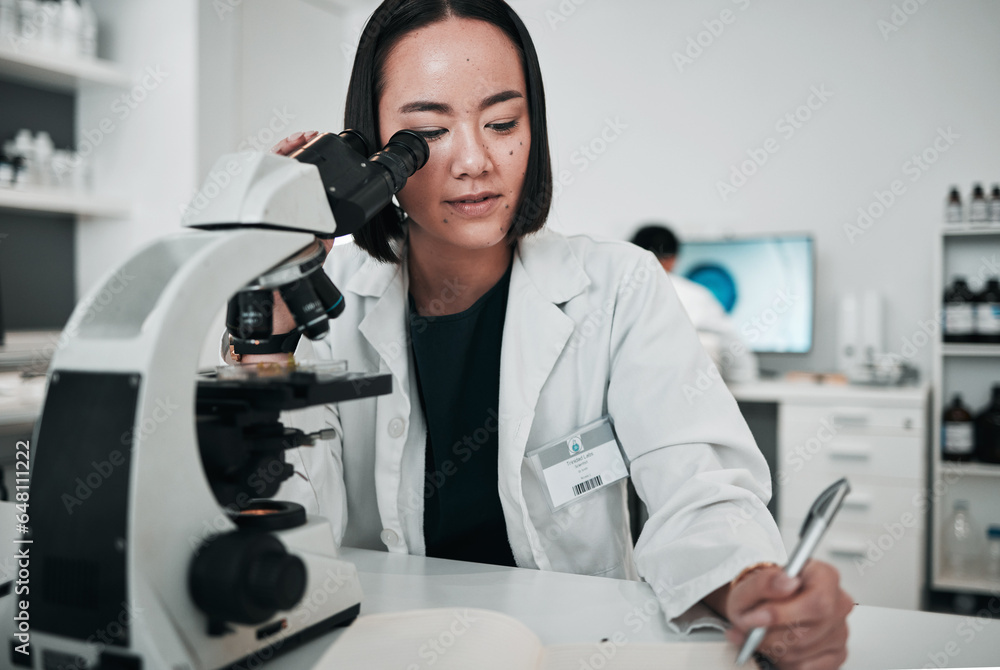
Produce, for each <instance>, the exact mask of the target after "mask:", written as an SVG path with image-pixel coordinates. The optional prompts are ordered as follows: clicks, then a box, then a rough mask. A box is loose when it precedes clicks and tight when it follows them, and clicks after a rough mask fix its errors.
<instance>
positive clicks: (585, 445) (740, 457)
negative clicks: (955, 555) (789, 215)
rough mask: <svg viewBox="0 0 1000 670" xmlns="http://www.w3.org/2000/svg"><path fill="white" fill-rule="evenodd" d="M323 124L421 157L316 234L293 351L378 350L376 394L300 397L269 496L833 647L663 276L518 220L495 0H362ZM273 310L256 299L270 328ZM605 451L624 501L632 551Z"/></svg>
mask: <svg viewBox="0 0 1000 670" xmlns="http://www.w3.org/2000/svg"><path fill="white" fill-rule="evenodd" d="M345 126H346V127H349V128H355V129H357V130H360V131H361V132H362V133H364V134H365V135H366V136H368V137H371V138H373V139H377V140H379V141H380V142H381V143H385V141H386V140H388V139H389V137H390V136H391V135H392V134H393V133H395V132H396V131H397V130H400V129H404V128H405V129H411V130H414V131H416V132H418V133H419V134H420V135H422V136H423V137H424V138H425V139H426V140H427V143H428V145H429V147H430V158H429V160H428V162H427V165H426V166H425V167H424V168H423V169H421V170H419V171H418V172H417V173H416V174H415V175H413V177H411V178H410V180H409V181H408V183H407V185H406V187H405V188H404V189H403V190H402V191H400V193H399V195H398V200H399V203H400V205H401V207H402V210H403V211H404V212H405V217H404V216H403V215H400V214H399V213H398V212H397V211H396V210H395V209H394V208H388V210H387V211H385V212H383V213H382V214H380V215H379V216H378V217H377V218H376V219H375V220H373V221H372V222H371V223H370V224H369V225H368V226H367V227H366V228H365V229H364V230H363V231H362V232H361V233H360V234H358V235H356V236H355V242H356V244H355V245H344V246H338V247H336V248H335V249H333V250H332V252H331V253H330V255H329V257H328V259H327V262H326V266H325V268H326V271H327V272H328V273H329V274H330V276H331V277H332V279H333V281H334V283H335V284H336V285H337V286H338V287H339V288H340V289H341V290H342V291H343V293H344V295H345V298H346V302H347V307H346V310H345V311H344V313H343V314H342V315H341V316H340V317H339V318H338V319H336V320H334V321H332V322H331V324H330V326H331V332H330V335H329V337H328V338H327V339H325V340H323V341H320V342H316V343H312V342H308V341H306V340H304V339H303V340H302V341H301V342H300V343H299V348H298V350H297V356H298V357H300V358H309V357H318V358H327V357H330V358H333V359H346V360H347V361H348V364H349V366H350V369H352V370H357V371H369V372H374V371H384V372H391V374H392V376H393V393H392V394H391V395H387V396H382V397H379V398H377V399H370V400H362V401H354V402H351V403H344V404H343V405H342V406H327V407H323V408H318V410H317V411H316V412H314V413H313V416H312V419H311V420H315V421H316V422H317V423H319V425H318V426H314V427H313V429H315V428H326V427H329V428H333V429H334V430H335V432H336V435H337V436H338V437H337V438H336V439H333V440H329V441H327V442H325V443H321V444H322V445H323V446H319V447H315V448H306V449H299V450H293V451H292V452H289V460H290V462H291V463H292V465H293V466H294V467H295V469H296V470H297V471H298V472H299V473H301V474H302V475H303V476H302V477H292V478H291V479H290V480H288V481H287V482H286V483H285V485H284V487H283V489H282V491H281V492H280V493H279V497H281V498H284V499H293V500H298V501H299V502H302V503H303V504H304V505H306V507H307V509H308V510H309V511H310V512H313V513H319V514H322V515H324V516H326V517H328V518H329V519H330V521H331V523H332V524H333V527H334V533H335V535H336V536H337V539H338V541H340V542H342V543H343V544H344V545H346V546H353V547H366V548H372V549H386V548H387V549H388V550H389V551H391V552H398V553H404V552H408V553H411V554H426V555H428V556H437V557H445V558H455V559H462V560H472V561H478V562H485V563H495V564H500V565H517V566H520V567H525V568H537V569H541V570H559V571H564V572H574V573H579V574H585V575H601V576H605V577H616V578H631V579H637V578H640V577H641V578H642V579H644V580H646V581H647V582H649V584H650V585H651V586H652V587H653V589H654V591H655V592H656V594H657V597H658V600H659V602H660V606H661V608H662V609H663V611H664V613H665V616H666V618H667V620H668V622H669V623H670V625H671V626H673V627H674V628H676V629H679V630H682V631H686V630H689V629H691V628H692V627H694V626H697V625H704V624H705V623H706V622H707V621H710V620H711V619H710V612H709V611H708V610H706V609H705V607H704V606H703V605H708V606H709V607H710V608H711V609H712V610H714V611H715V612H717V613H718V614H720V615H722V616H724V617H725V618H726V619H728V620H729V621H730V622H731V623H732V625H733V629H732V630H731V631H730V632H729V636H730V640H731V641H733V642H734V643H739V642H740V641H741V640H742V639H743V638H744V637H745V636H746V634H747V631H748V630H749V629H751V628H753V627H755V626H766V627H768V635H767V637H766V638H765V640H764V643H763V644H762V645H761V647H760V649H761V651H762V652H764V653H767V654H770V655H771V656H772V657H773V658H774V659H775V660H776V661H778V663H779V665H780V666H781V667H789V668H793V667H794V668H833V667H837V666H839V665H840V664H841V663H842V662H843V661H844V659H845V657H846V640H847V625H846V622H845V620H846V616H847V613H848V612H849V611H850V609H851V607H852V602H851V599H850V598H849V597H848V596H847V594H845V593H844V592H843V591H842V590H841V589H840V588H839V578H838V574H837V571H836V570H835V569H833V568H832V567H830V566H829V565H826V564H824V563H820V562H818V561H812V562H811V563H809V564H808V566H807V567H806V569H805V570H804V571H803V573H802V575H801V576H800V577H799V578H796V579H788V578H787V577H785V576H784V573H783V572H782V571H781V570H780V569H779V568H778V567H777V566H776V565H775V563H780V562H782V561H783V560H784V558H785V556H784V551H783V549H782V543H781V539H780V537H779V535H778V531H777V528H776V527H775V524H774V521H773V520H772V518H771V516H770V514H769V513H768V511H767V508H766V507H765V504H766V501H767V499H768V498H769V496H770V483H769V474H768V469H767V465H766V464H765V462H764V459H763V457H762V456H761V454H760V452H759V451H758V449H757V447H756V445H755V443H754V440H753V437H752V436H751V435H750V432H749V430H748V428H747V426H746V423H745V422H744V420H743V418H742V416H741V415H740V412H739V410H738V409H737V406H736V402H735V401H734V400H733V397H732V396H731V395H730V393H729V392H728V391H727V389H726V387H725V385H724V384H723V383H722V382H721V381H715V382H713V383H712V384H711V385H708V386H707V387H706V385H705V383H704V381H702V383H700V384H699V383H698V381H697V380H698V378H699V376H701V378H702V380H704V378H705V373H706V372H709V373H710V372H711V371H712V363H711V362H710V360H709V358H708V356H707V355H706V354H705V352H704V351H703V350H702V348H701V346H700V345H699V343H698V338H697V335H696V334H695V331H694V328H693V327H692V326H691V323H690V322H689V321H688V319H687V318H686V317H685V316H684V311H683V308H682V307H681V305H680V303H679V302H678V299H677V297H676V295H675V293H674V291H673V289H672V288H671V286H670V282H669V279H668V278H667V276H666V273H664V272H663V271H662V270H661V269H660V266H659V264H658V263H657V261H656V259H655V258H654V257H653V256H652V254H649V253H648V252H645V251H642V250H640V249H638V248H637V247H634V246H632V245H631V244H627V243H625V242H611V241H599V240H595V239H592V238H590V237H587V236H569V237H567V236H563V235H559V234H556V233H553V232H549V231H544V230H542V225H543V222H544V220H545V217H546V215H547V213H548V209H549V204H550V199H551V192H552V174H551V170H550V165H549V149H548V140H547V136H546V124H545V98H544V93H543V90H542V80H541V74H540V70H539V64H538V58H537V55H536V54H535V49H534V46H533V44H532V42H531V39H530V37H529V36H528V33H527V30H526V29H525V27H524V24H523V23H522V22H521V20H520V19H519V18H518V17H517V15H516V14H515V13H514V12H513V10H511V9H510V8H509V7H508V6H507V5H506V4H505V3H504V2H502V0H450V1H449V0H387V1H386V2H384V3H383V4H382V5H381V6H380V7H379V8H378V9H377V10H376V11H375V13H374V14H373V15H372V16H371V18H370V19H369V21H368V24H367V26H366V27H365V30H364V32H363V33H362V35H361V38H360V45H359V48H358V51H357V56H356V58H355V62H354V70H353V73H352V75H351V82H350V87H349V90H348V94H347V110H346V115H345ZM311 136H312V134H305V135H303V134H302V133H298V134H296V135H293V136H291V137H289V138H288V139H286V140H284V141H283V142H281V143H279V144H278V145H277V146H276V147H275V149H274V150H275V151H277V152H278V153H283V154H287V153H290V152H292V151H294V150H295V149H297V148H299V147H301V146H303V145H304V144H305V143H306V142H307V141H308V140H309V139H310V138H311ZM292 327H293V322H292V320H291V317H290V316H289V315H288V314H287V312H286V311H285V312H278V311H276V314H275V320H274V332H275V333H282V332H287V331H290V330H291V329H292ZM245 360H247V361H248V362H249V361H252V360H253V357H247V358H246V359H245ZM258 360H259V359H258ZM609 419H610V421H612V422H613V432H612V430H611V424H610V423H609V422H608V421H609ZM583 452H590V456H587V457H586V458H582V459H581V458H576V456H577V455H579V454H580V453H583ZM588 468H589V469H588ZM595 468H596V469H595ZM626 468H627V470H626ZM595 472H596V473H598V474H597V476H594V473H595ZM626 472H627V473H628V475H630V476H631V479H632V482H633V483H634V484H635V488H636V490H637V491H638V493H639V496H640V497H641V498H642V500H643V502H644V503H645V504H646V506H647V508H648V510H649V520H648V521H647V522H646V524H645V526H644V528H643V530H642V533H641V534H640V536H639V538H638V543H637V544H636V545H635V548H634V550H633V541H632V537H631V535H630V532H629V523H628V514H627V511H626V480H625V479H624V476H625V474H626ZM616 473H617V474H616Z"/></svg>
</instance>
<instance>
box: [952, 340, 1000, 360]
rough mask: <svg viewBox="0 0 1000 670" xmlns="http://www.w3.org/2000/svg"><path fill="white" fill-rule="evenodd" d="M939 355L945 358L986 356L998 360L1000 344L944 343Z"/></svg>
mask: <svg viewBox="0 0 1000 670" xmlns="http://www.w3.org/2000/svg"><path fill="white" fill-rule="evenodd" d="M941 353H942V354H943V355H945V356H986V357H997V358H1000V344H975V343H968V344H957V343H952V344H949V343H944V344H942V345H941Z"/></svg>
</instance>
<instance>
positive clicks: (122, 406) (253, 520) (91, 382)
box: [0, 130, 428, 670]
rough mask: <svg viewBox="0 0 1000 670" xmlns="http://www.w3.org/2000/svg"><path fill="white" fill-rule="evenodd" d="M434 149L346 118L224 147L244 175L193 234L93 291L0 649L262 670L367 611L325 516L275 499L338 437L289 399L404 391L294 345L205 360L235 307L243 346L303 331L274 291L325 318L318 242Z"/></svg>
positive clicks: (49, 428)
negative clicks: (249, 147) (297, 425)
mask: <svg viewBox="0 0 1000 670" xmlns="http://www.w3.org/2000/svg"><path fill="white" fill-rule="evenodd" d="M427 158H428V148H427V143H426V142H425V141H424V140H423V138H421V137H420V136H419V135H417V134H415V133H413V132H410V131H400V132H398V133H396V134H395V135H393V137H392V138H391V139H390V140H389V142H388V144H387V145H386V146H385V147H384V148H383V149H382V150H380V151H378V152H376V153H373V152H372V149H371V147H370V146H369V143H368V141H367V140H366V139H365V138H364V137H363V136H362V135H361V134H360V133H357V132H355V131H350V130H348V131H344V132H343V133H341V134H339V135H336V134H330V133H324V134H320V135H319V136H317V137H316V138H314V139H313V140H311V141H310V142H309V143H308V144H307V145H306V146H305V147H303V148H302V149H300V150H299V151H297V152H296V153H294V154H292V155H291V156H278V155H274V154H265V153H254V154H246V153H244V154H230V155H227V156H223V157H222V158H221V159H219V161H218V162H217V163H216V166H215V169H214V170H213V173H218V172H219V171H223V172H228V173H229V174H230V175H232V176H233V178H232V180H231V181H230V183H229V184H227V185H226V186H225V187H223V188H220V187H219V186H218V184H216V183H214V182H206V185H205V187H203V189H202V191H201V192H200V194H199V195H198V196H196V201H198V202H199V207H197V208H195V207H192V208H189V209H188V211H187V213H186V215H185V220H184V225H185V227H186V228H187V230H184V231H181V232H178V233H177V234H173V235H170V236H167V237H164V238H162V239H158V240H156V241H154V242H153V243H151V244H150V245H149V246H147V247H145V248H144V249H142V250H141V251H139V252H138V253H136V254H135V255H134V256H133V257H132V258H130V259H129V260H128V261H126V262H125V264H124V265H122V266H121V267H120V268H118V269H116V270H115V271H113V272H111V273H109V274H108V275H107V276H106V277H105V278H104V280H103V281H102V282H100V283H99V285H98V286H97V287H96V288H95V289H94V290H93V291H91V292H90V294H89V295H88V296H87V297H86V298H84V299H83V300H82V301H81V302H80V304H79V305H78V306H77V308H76V309H75V311H74V312H73V315H72V316H71V318H70V321H69V323H68V324H67V327H66V329H67V334H68V335H69V337H65V338H63V339H64V341H65V344H64V346H63V347H62V348H60V349H59V350H58V351H57V352H56V353H55V355H54V357H53V360H52V363H51V366H50V368H49V373H48V386H47V389H46V397H45V403H44V407H43V411H42V417H41V420H40V421H39V423H38V425H37V426H36V431H35V435H34V439H33V440H32V445H31V446H32V454H31V480H30V488H29V493H30V498H24V502H26V503H27V505H30V507H28V508H27V509H28V512H29V514H28V516H29V518H30V521H29V522H28V524H27V527H26V528H23V527H22V528H19V530H21V532H22V533H24V534H22V535H19V538H20V539H21V543H20V544H17V545H16V546H15V548H16V549H17V551H18V552H20V553H18V556H19V557H22V556H23V558H19V559H18V560H19V561H21V563H20V565H21V567H22V568H23V571H22V573H21V576H22V577H23V579H19V580H18V582H17V584H18V586H17V588H16V589H15V588H11V587H12V586H13V584H12V583H8V584H6V585H0V617H2V624H0V632H2V633H3V639H4V641H5V645H4V646H5V647H6V648H5V649H3V650H2V655H0V658H2V659H3V662H2V663H0V666H3V667H13V668H19V667H24V668H33V669H34V670H63V669H65V670H70V669H72V670H208V669H214V668H257V667H260V665H261V664H262V663H263V662H265V661H267V660H269V659H270V658H271V657H272V656H274V655H275V654H277V653H279V652H280V651H284V650H286V649H288V648H290V647H292V646H294V644H295V643H297V642H300V641H303V640H306V639H309V638H311V637H314V636H316V635H319V634H321V633H323V632H325V631H328V630H329V629H331V628H333V627H335V626H338V625H344V624H346V623H349V622H350V621H352V620H353V619H354V617H356V616H357V614H358V611H359V609H360V602H361V588H360V584H359V582H358V578H357V572H356V570H355V568H354V566H353V565H351V564H350V563H347V562H345V561H342V560H339V559H338V550H337V546H336V544H335V542H334V536H333V532H332V529H331V527H330V524H329V522H328V521H327V520H326V519H325V518H321V517H317V516H313V515H309V514H306V512H305V510H304V508H303V507H302V506H301V505H297V504H295V503H290V502H283V501H278V500H272V499H270V498H271V497H272V496H273V495H274V494H275V493H276V492H277V491H278V487H279V486H280V484H281V482H282V481H284V480H285V479H287V478H288V477H290V476H293V475H294V476H299V475H297V474H295V473H294V472H293V469H292V467H291V465H289V464H288V463H287V462H286V461H285V458H284V453H285V450H287V449H289V448H293V447H298V446H302V445H309V444H311V443H312V442H314V441H315V440H316V439H317V437H321V436H319V435H316V434H306V433H304V432H303V431H301V430H297V429H293V428H286V427H285V426H283V425H282V423H281V422H280V421H279V413H280V412H281V411H284V410H291V409H297V408H303V407H308V406H310V405H317V404H324V403H337V402H344V401H349V400H353V399H359V398H363V397H370V396H374V395H381V394H386V393H390V392H391V376H390V375H378V374H376V375H359V374H358V373H351V372H348V371H345V370H343V369H341V368H339V367H337V366H336V364H335V363H328V364H323V363H315V364H310V363H308V362H304V363H295V362H293V361H290V362H289V364H288V365H277V364H261V365H257V366H252V365H247V366H232V367H228V368H227V367H225V366H220V367H219V368H218V369H217V371H215V372H214V373H208V374H204V373H203V374H199V373H198V370H197V368H198V360H199V355H200V350H201V345H202V343H203V341H204V337H205V335H206V334H207V333H208V332H209V331H210V330H211V328H212V327H213V325H214V324H213V321H214V319H215V318H217V316H216V315H217V314H218V312H219V309H220V308H221V306H222V305H228V308H227V316H226V326H227V328H228V330H229V337H230V341H231V342H234V343H235V345H236V346H237V347H238V346H241V345H242V346H245V347H249V348H250V350H253V348H254V347H255V346H258V347H259V346H261V345H262V344H263V345H266V344H267V343H268V342H269V341H271V340H272V338H279V337H280V338H282V340H285V339H287V338H286V335H284V334H282V335H275V334H273V333H272V332H271V310H272V308H273V304H272V296H273V295H274V293H275V292H278V293H279V294H280V295H281V296H282V298H283V300H284V301H285V303H286V304H287V305H288V307H289V310H290V311H291V313H292V315H293V317H294V319H295V322H296V324H297V330H296V331H295V332H297V333H300V334H302V335H305V336H306V337H308V338H311V339H317V338H321V337H323V336H324V335H326V334H327V333H328V332H329V319H331V318H334V317H336V316H337V315H338V314H339V313H340V312H341V311H343V309H344V299H343V296H342V295H341V294H340V292H339V291H338V290H337V288H336V286H334V285H333V283H332V282H331V281H330V279H329V277H328V275H327V274H326V273H325V272H324V271H323V263H324V260H325V257H326V251H325V248H324V246H323V245H322V243H321V242H320V241H319V239H327V238H332V237H336V236H340V235H346V234H351V233H354V232H356V231H357V230H359V229H360V228H361V227H362V226H364V225H365V224H366V223H367V222H368V221H369V220H370V219H371V218H372V217H373V216H375V214H376V213H378V212H379V211H380V210H382V209H383V208H384V207H386V206H387V205H389V204H390V202H391V201H392V197H393V195H394V194H395V193H396V192H397V191H399V190H400V189H401V188H402V187H403V185H404V184H405V183H406V180H407V178H408V177H409V176H411V175H412V174H413V173H414V172H415V171H416V170H418V169H420V168H421V167H422V166H423V165H424V164H425V163H426V161H427ZM233 165H238V166H240V169H239V170H238V171H236V173H235V174H234V171H233V170H231V169H229V168H231V167H232V166H233ZM107 295H111V296H112V299H111V300H106V296H107ZM317 448H320V447H317ZM20 500H21V499H20V498H19V501H20ZM27 505H26V506H27ZM206 528H208V529H210V532H207V533H206V530H205V529H206ZM22 582H23V584H22ZM25 652H26V653H25ZM8 659H9V665H8V662H7V660H8Z"/></svg>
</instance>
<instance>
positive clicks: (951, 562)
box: [941, 500, 980, 577]
mask: <svg viewBox="0 0 1000 670" xmlns="http://www.w3.org/2000/svg"><path fill="white" fill-rule="evenodd" d="M941 530H942V533H943V535H944V537H943V538H942V542H941V547H942V549H943V551H944V556H943V558H944V567H945V570H947V571H948V572H949V573H950V574H951V575H952V576H954V577H973V576H975V575H976V571H977V568H978V567H979V555H980V554H979V542H978V540H979V534H978V533H977V532H976V530H975V522H974V521H973V519H972V514H971V513H970V512H969V501H967V500H956V501H955V506H954V509H953V511H952V513H951V516H949V517H948V519H947V520H946V521H945V523H944V527H943V528H942V529H941Z"/></svg>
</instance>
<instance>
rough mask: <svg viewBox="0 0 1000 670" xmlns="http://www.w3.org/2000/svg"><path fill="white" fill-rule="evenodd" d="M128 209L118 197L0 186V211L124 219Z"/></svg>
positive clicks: (125, 203) (124, 202) (126, 202)
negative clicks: (0, 187)
mask: <svg viewBox="0 0 1000 670" xmlns="http://www.w3.org/2000/svg"><path fill="white" fill-rule="evenodd" d="M129 209H130V207H129V203H128V201H126V200H122V199H120V198H108V197H103V196H95V195H87V194H81V193H73V192H64V191H51V190H42V189H26V190H23V191H22V190H16V189H10V188H2V189H0V210H14V211H22V212H35V213H39V214H76V215H77V216H108V217H114V218H125V217H127V216H128V215H129Z"/></svg>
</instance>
